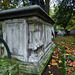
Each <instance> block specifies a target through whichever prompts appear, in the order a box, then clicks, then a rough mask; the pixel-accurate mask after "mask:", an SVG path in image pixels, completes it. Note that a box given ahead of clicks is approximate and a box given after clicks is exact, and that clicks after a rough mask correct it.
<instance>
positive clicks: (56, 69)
mask: <svg viewBox="0 0 75 75" xmlns="http://www.w3.org/2000/svg"><path fill="white" fill-rule="evenodd" d="M53 42H54V43H55V44H56V48H55V50H54V52H53V55H52V59H51V60H50V62H49V64H48V66H47V67H46V69H45V71H44V73H43V75H75V36H65V37H57V38H56V39H55V40H54V41H53Z"/></svg>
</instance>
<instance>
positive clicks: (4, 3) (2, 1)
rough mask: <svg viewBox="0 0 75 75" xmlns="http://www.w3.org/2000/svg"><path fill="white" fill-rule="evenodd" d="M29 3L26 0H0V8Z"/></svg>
mask: <svg viewBox="0 0 75 75" xmlns="http://www.w3.org/2000/svg"><path fill="white" fill-rule="evenodd" d="M26 5H29V3H28V0H0V10H6V9H10V8H18V7H23V6H26Z"/></svg>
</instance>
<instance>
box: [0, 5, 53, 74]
mask: <svg viewBox="0 0 75 75" xmlns="http://www.w3.org/2000/svg"><path fill="white" fill-rule="evenodd" d="M0 21H1V22H2V30H3V38H4V40H5V41H6V42H7V44H8V46H9V49H10V52H11V56H12V57H16V58H17V59H19V60H20V65H19V72H20V73H24V74H26V73H30V74H33V73H34V74H37V75H41V73H42V72H43V70H44V68H45V66H46V64H47V63H48V60H49V59H50V56H51V54H52V51H53V47H54V44H53V42H52V34H51V27H52V25H53V24H54V21H53V20H52V19H51V18H50V17H49V16H48V15H47V13H46V12H45V11H44V10H43V9H42V8H41V7H40V6H38V5H33V6H27V7H23V8H16V9H9V10H4V11H1V12H0ZM4 55H7V52H5V53H4ZM20 73H19V74H20ZM34 74H33V75H34Z"/></svg>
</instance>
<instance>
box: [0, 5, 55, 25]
mask: <svg viewBox="0 0 75 75" xmlns="http://www.w3.org/2000/svg"><path fill="white" fill-rule="evenodd" d="M32 16H37V17H39V18H41V19H43V20H45V21H46V22H48V23H51V24H54V21H53V20H52V19H51V18H50V17H49V15H48V14H47V13H46V12H45V11H44V10H43V9H42V8H41V7H40V6H39V5H32V6H25V7H22V8H14V9H8V10H3V11H0V21H3V20H7V19H16V18H23V17H24V18H26V17H32Z"/></svg>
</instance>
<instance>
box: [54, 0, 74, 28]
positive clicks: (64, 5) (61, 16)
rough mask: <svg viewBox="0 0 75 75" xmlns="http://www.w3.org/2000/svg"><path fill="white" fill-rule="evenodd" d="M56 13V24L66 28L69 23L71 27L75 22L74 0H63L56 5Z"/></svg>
mask: <svg viewBox="0 0 75 75" xmlns="http://www.w3.org/2000/svg"><path fill="white" fill-rule="evenodd" d="M54 11H55V15H54V16H53V19H54V20H55V21H56V25H60V26H61V27H63V28H66V27H67V26H68V25H69V24H70V25H71V27H72V26H73V25H74V24H75V23H74V22H75V19H74V17H73V16H74V0H62V2H61V3H60V4H59V5H58V6H56V7H55V10H54Z"/></svg>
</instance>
